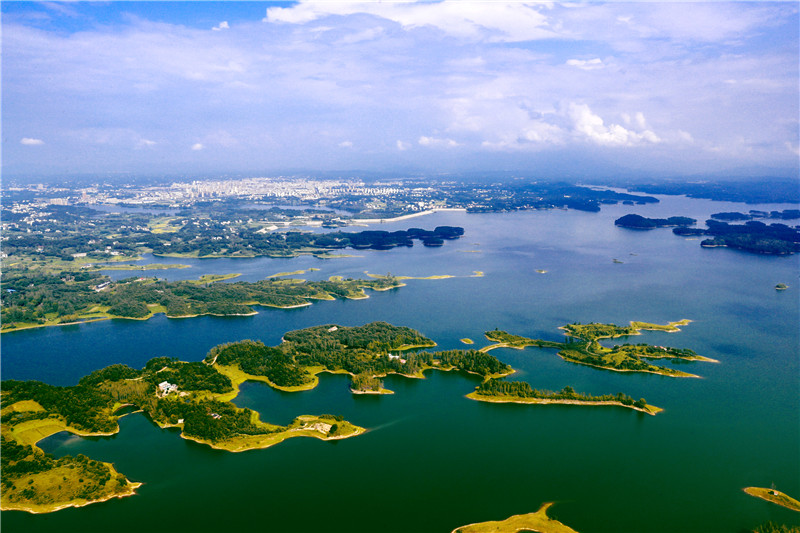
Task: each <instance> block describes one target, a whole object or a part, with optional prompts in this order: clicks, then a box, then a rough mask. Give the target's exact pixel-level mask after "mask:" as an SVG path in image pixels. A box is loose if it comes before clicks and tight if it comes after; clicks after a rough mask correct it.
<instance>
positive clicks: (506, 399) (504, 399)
mask: <svg viewBox="0 0 800 533" xmlns="http://www.w3.org/2000/svg"><path fill="white" fill-rule="evenodd" d="M466 397H467V398H469V399H470V400H475V401H477V402H487V403H519V404H538V405H547V404H561V405H588V406H603V405H616V406H619V407H625V408H626V409H632V410H634V411H639V412H640V413H644V414H646V415H650V416H655V415H656V414H658V413H660V412H662V411H663V409H661V408H660V407H656V406H655V405H648V407H650V408H651V409H652V410H649V409H646V408H641V407H636V406H634V405H625V404H624V403H622V402H618V401H613V400H612V401H607V402H604V401H601V400H565V399H555V398H553V399H550V398H518V397H515V396H484V395H482V394H478V393H477V392H470V393H469V394H467V395H466Z"/></svg>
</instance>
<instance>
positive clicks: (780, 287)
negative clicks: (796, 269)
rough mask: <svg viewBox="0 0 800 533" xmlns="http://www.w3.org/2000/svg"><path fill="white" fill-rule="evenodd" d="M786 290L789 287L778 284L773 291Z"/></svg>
mask: <svg viewBox="0 0 800 533" xmlns="http://www.w3.org/2000/svg"><path fill="white" fill-rule="evenodd" d="M788 288H789V286H788V285H787V284H785V283H778V284H777V285H775V290H776V291H785V290H786V289H788Z"/></svg>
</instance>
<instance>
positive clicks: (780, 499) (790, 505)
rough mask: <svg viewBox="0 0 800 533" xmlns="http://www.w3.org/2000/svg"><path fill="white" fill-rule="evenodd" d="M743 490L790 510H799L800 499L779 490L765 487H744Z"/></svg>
mask: <svg viewBox="0 0 800 533" xmlns="http://www.w3.org/2000/svg"><path fill="white" fill-rule="evenodd" d="M743 490H744V491H745V492H746V493H747V494H749V495H750V496H755V497H756V498H761V499H762V500H766V501H768V502H772V503H774V504H776V505H780V506H781V507H786V508H787V509H791V510H792V511H797V512H800V501H797V500H795V499H794V498H792V497H791V496H788V495H786V494H784V493H782V492H781V491H779V490H775V489H765V488H763V487H745V488H744V489H743Z"/></svg>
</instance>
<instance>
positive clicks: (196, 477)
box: [2, 196, 800, 533]
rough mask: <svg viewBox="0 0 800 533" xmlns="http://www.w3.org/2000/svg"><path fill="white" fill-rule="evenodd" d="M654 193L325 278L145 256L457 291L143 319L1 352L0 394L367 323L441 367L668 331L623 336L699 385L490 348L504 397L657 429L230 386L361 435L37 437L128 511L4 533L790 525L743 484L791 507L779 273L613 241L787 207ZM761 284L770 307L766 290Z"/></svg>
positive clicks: (307, 261)
mask: <svg viewBox="0 0 800 533" xmlns="http://www.w3.org/2000/svg"><path fill="white" fill-rule="evenodd" d="M659 198H660V199H661V200H662V201H661V203H659V204H654V205H646V206H645V205H643V206H623V205H615V206H603V210H602V212H600V213H585V212H579V211H567V210H551V211H525V212H515V213H501V214H467V213H460V212H443V213H436V214H433V215H428V216H423V217H418V218H413V219H409V220H405V221H402V222H397V223H387V224H379V225H373V226H371V228H370V229H386V230H396V229H407V228H409V227H422V228H426V229H433V228H434V227H435V226H437V225H456V226H463V227H464V228H465V235H464V236H463V237H462V238H461V239H459V240H457V241H446V242H445V245H444V246H442V247H441V248H425V247H423V246H421V245H419V244H417V245H416V246H414V247H413V248H399V249H393V250H389V251H372V250H358V251H354V250H346V251H342V252H343V253H347V254H351V255H353V256H354V257H343V258H336V259H317V258H314V257H310V256H303V257H298V258H294V259H269V258H255V259H211V260H192V259H178V260H176V259H158V258H155V259H153V258H149V260H151V261H157V262H164V263H184V264H189V265H190V266H191V268H188V269H180V270H179V269H174V270H159V271H149V272H148V273H147V274H148V275H156V276H159V277H163V278H167V279H193V278H194V279H196V278H197V277H199V276H200V275H202V274H206V273H229V272H238V273H241V274H242V276H241V277H240V278H237V279H241V280H248V281H253V280H257V279H262V278H264V277H267V276H270V275H272V274H275V273H278V272H286V271H294V270H301V269H308V268H312V267H313V268H318V269H320V270H319V271H313V272H308V273H307V274H304V275H303V276H302V277H304V278H306V279H325V278H327V277H329V276H334V275H339V276H349V277H363V276H364V275H365V274H364V273H365V272H369V273H375V274H386V273H387V272H390V273H392V274H394V275H401V276H419V277H425V276H431V275H442V274H446V275H452V276H454V277H452V278H449V279H440V280H422V279H420V280H409V281H407V282H406V283H407V286H405V287H401V288H399V289H396V290H392V291H387V292H369V295H370V298H369V299H366V300H347V301H332V302H327V301H320V302H316V303H314V304H313V305H312V306H309V307H304V308H299V309H292V310H277V309H270V308H258V310H259V313H258V314H257V315H255V316H250V317H229V318H219V317H199V318H191V319H168V318H165V317H164V316H163V315H161V316H157V317H154V318H153V319H151V320H149V321H146V322H139V321H127V320H114V321H106V322H99V323H92V324H84V325H77V326H65V327H52V328H42V329H36V330H26V331H20V332H13V333H9V334H3V336H2V377H3V379H39V380H42V381H46V382H49V383H53V384H58V385H71V384H74V383H76V382H77V381H78V379H79V378H80V377H82V376H83V375H85V374H88V373H89V372H91V371H92V370H95V369H97V368H101V367H104V366H107V365H110V364H113V363H125V364H128V365H130V366H134V367H142V366H143V365H144V363H145V362H146V361H147V360H148V359H150V358H152V357H155V356H163V355H166V356H175V357H179V358H180V359H182V360H188V361H197V360H201V359H202V358H203V357H204V356H205V354H206V353H207V352H208V350H209V349H210V348H211V347H213V346H215V345H217V344H220V343H223V342H231V341H235V340H240V339H245V338H251V339H259V340H262V341H263V342H265V343H267V344H270V345H275V344H278V343H279V342H280V339H281V337H282V335H283V333H285V332H286V331H289V330H293V329H298V328H304V327H309V326H314V325H320V324H339V325H345V326H352V325H360V324H364V323H367V322H371V321H375V320H383V321H386V322H390V323H393V324H395V325H404V326H410V327H412V328H415V329H417V330H419V331H420V332H422V333H423V334H424V335H426V336H428V337H430V338H432V339H433V340H435V341H436V342H437V343H438V345H439V348H441V349H451V348H465V347H466V346H465V345H464V344H462V343H461V342H460V340H459V339H461V338H464V337H469V338H471V339H473V340H475V344H474V345H473V347H476V348H479V347H482V346H485V345H487V344H489V342H488V341H487V340H486V339H485V338H484V336H483V332H485V331H487V330H491V329H494V328H499V329H504V330H506V331H509V332H511V333H515V334H519V335H523V336H527V337H534V338H544V339H551V340H559V339H561V338H562V332H561V331H560V330H559V329H558V327H559V326H562V325H564V324H567V323H570V322H582V323H586V322H614V323H617V324H627V323H628V322H629V321H631V320H639V321H644V322H655V323H662V324H663V323H666V322H668V321H674V320H679V319H682V318H688V319H691V320H692V322H691V323H690V324H689V325H688V326H685V327H683V328H682V331H681V332H679V333H672V334H669V333H664V332H644V333H643V335H641V336H639V337H635V338H632V339H630V340H629V342H646V343H650V344H658V345H666V346H674V347H679V348H690V349H692V350H694V351H696V352H697V353H698V354H700V355H704V356H707V357H711V358H713V359H717V360H719V361H720V362H719V363H718V364H715V363H691V364H685V365H681V366H680V368H681V369H682V370H685V371H688V372H692V373H696V374H698V375H700V376H701V377H702V379H675V378H669V377H664V376H658V375H652V374H623V373H617V372H610V371H604V370H600V369H595V368H590V367H586V366H581V365H576V364H571V363H568V362H565V361H562V360H561V359H560V358H559V357H558V356H557V355H556V350H553V349H537V348H527V349H525V350H513V349H498V350H494V351H492V354H493V355H495V356H496V357H498V358H499V359H501V360H502V361H504V362H507V363H509V364H510V365H512V366H513V367H514V368H515V369H517V371H518V372H517V373H516V374H515V375H514V376H513V377H512V378H511V379H521V380H526V381H528V382H530V383H531V385H532V386H533V387H535V388H539V389H551V390H558V389H561V388H562V387H564V386H566V385H570V386H572V387H573V388H574V389H575V390H577V391H579V392H588V393H593V394H604V393H617V392H624V393H626V394H629V395H630V396H632V397H633V398H636V399H638V398H640V397H644V398H646V399H647V401H648V403H650V404H653V405H656V406H659V407H661V408H663V409H664V412H663V413H661V414H659V415H657V416H648V415H645V414H642V413H638V412H635V411H631V410H628V409H623V408H618V407H584V406H560V405H541V406H537V405H513V404H507V405H502V404H486V403H480V402H475V401H471V400H469V399H466V398H465V397H464V395H465V394H467V393H469V392H471V391H472V390H473V389H474V388H475V386H477V384H478V381H477V380H476V378H475V377H471V376H468V375H463V374H457V373H442V372H433V371H431V372H428V373H427V374H426V377H427V379H425V380H417V379H406V378H401V377H397V376H390V377H389V378H387V379H386V380H385V386H386V387H387V388H389V389H391V390H394V391H395V394H394V395H389V396H380V397H376V396H354V395H352V394H350V393H349V390H348V384H349V380H348V378H347V377H346V376H341V375H322V376H321V379H320V384H319V386H318V387H317V388H316V389H314V390H311V391H306V392H299V393H284V392H280V391H275V390H273V389H271V388H269V387H268V386H266V385H264V384H260V383H247V384H245V385H244V386H243V388H242V392H241V394H240V395H239V397H238V398H237V399H236V400H235V403H236V404H237V405H239V406H243V407H250V408H252V409H255V410H257V411H259V412H260V413H261V418H262V419H263V420H266V421H270V422H276V423H287V422H289V421H290V420H292V419H293V418H294V417H295V416H297V415H300V414H322V413H332V414H341V415H343V416H344V417H345V418H346V419H347V420H349V421H351V422H353V423H354V424H358V425H361V426H364V427H366V428H368V429H369V430H370V431H368V432H367V433H366V434H364V435H362V436H359V437H355V438H352V439H346V440H342V441H334V442H322V441H318V440H316V439H307V438H296V439H290V440H288V441H286V442H284V443H281V444H279V445H276V446H274V447H272V448H269V449H266V450H253V451H248V452H244V453H228V452H223V451H217V450H212V449H210V448H208V447H206V446H203V445H199V444H196V443H192V442H188V441H185V440H183V439H181V438H180V437H179V434H178V432H177V431H175V430H161V429H159V428H158V427H157V426H155V425H154V424H153V423H152V422H150V421H149V420H148V419H147V418H146V417H144V416H143V415H141V414H133V415H129V416H127V417H125V418H123V419H122V420H121V421H120V426H121V431H120V433H119V434H117V435H115V436H113V437H105V438H79V437H74V436H69V435H67V434H59V435H55V436H53V437H50V438H49V439H46V440H44V441H43V442H41V443H40V445H41V446H42V448H44V449H45V450H46V451H47V452H49V453H52V454H54V455H56V456H61V455H65V454H72V455H75V454H77V453H83V454H85V455H87V456H89V457H92V458H94V459H98V460H103V461H110V462H113V463H114V464H115V466H116V468H117V470H119V471H120V472H122V473H123V474H125V475H126V476H127V477H128V478H129V479H131V480H132V481H141V482H143V483H144V485H143V486H142V487H141V488H140V489H139V490H138V494H137V495H136V496H133V497H129V498H124V499H118V500H114V501H109V502H105V503H100V504H95V505H90V506H87V507H85V508H81V509H67V510H63V511H59V512H56V513H51V514H47V515H40V516H34V515H30V514H27V513H23V512H4V513H2V527H3V531H4V532H23V531H24V532H38V531H58V532H60V533H63V532H67V531H108V530H109V528H113V529H114V530H115V531H120V532H122V531H137V532H138V531H145V530H151V531H167V530H171V531H193V532H199V531H220V530H225V531H236V530H238V531H242V532H246V531H276V532H305V531H309V532H310V531H347V532H376V531H389V532H392V531H397V532H417V531H419V532H429V531H430V532H434V531H436V532H444V533H448V532H450V531H451V530H452V529H454V528H456V527H458V526H462V525H466V524H469V523H473V522H480V521H486V520H501V519H505V518H507V517H508V516H511V515H514V514H520V513H528V512H533V511H536V510H537V509H538V508H539V507H540V506H541V504H542V503H543V502H548V501H554V502H556V505H554V506H553V507H552V508H551V509H550V511H549V514H550V516H552V517H554V518H556V519H558V520H560V521H562V522H563V523H565V524H567V525H568V526H570V527H572V528H573V529H575V530H577V531H580V532H581V533H593V532H596V533H601V532H608V533H624V532H632V533H633V532H636V533H649V532H652V533H656V532H730V533H739V532H741V531H744V530H747V529H752V528H754V527H755V526H757V525H758V524H761V523H763V522H766V521H768V520H773V521H775V522H780V523H785V524H793V525H799V524H800V515H799V514H798V513H792V512H791V511H788V510H785V509H783V508H781V507H778V506H776V505H773V504H770V503H767V502H764V501H762V500H759V499H756V498H753V497H750V496H748V495H746V494H745V493H744V492H742V488H744V487H746V486H762V487H769V486H770V485H771V484H772V483H774V484H775V486H776V487H777V488H778V489H779V490H782V491H783V492H786V493H787V494H789V495H791V496H794V497H796V498H797V497H799V496H800V394H799V393H798V391H800V364H799V359H800V357H799V355H800V332H799V331H798V324H800V311H799V309H800V305H799V302H800V300H799V299H798V289H800V276H799V275H800V259H799V258H798V257H797V256H794V257H771V256H761V255H753V254H747V253H743V252H738V251H735V250H728V249H722V248H714V249H703V248H701V247H700V245H699V241H698V240H692V239H686V238H682V237H677V236H675V235H673V234H672V233H671V231H670V230H669V229H666V228H662V229H656V230H652V231H633V230H626V229H623V228H618V227H615V226H614V224H613V221H614V220H615V219H616V218H618V217H620V216H622V215H624V214H628V213H638V214H641V215H643V216H649V217H667V216H691V217H694V218H697V219H698V220H699V221H700V222H701V223H702V222H703V221H704V220H705V219H706V218H708V215H710V214H711V213H715V212H720V211H748V210H750V209H760V210H765V211H770V210H774V209H778V210H780V209H786V208H796V206H793V205H771V204H770V205H744V204H738V203H730V202H714V201H709V200H695V199H688V198H684V197H669V196H659ZM790 223H792V224H794V223H795V222H790ZM346 231H352V229H347V230H346ZM356 231H357V229H356ZM615 259H616V260H617V261H620V262H614V260H615ZM537 270H545V271H546V273H539V272H537ZM476 271H480V272H482V273H483V276H476V275H475V272H476ZM117 274H119V273H116V272H115V275H117ZM121 277H124V275H123V276H121ZM780 282H783V283H786V284H788V285H789V289H788V290H786V291H776V290H775V289H774V286H775V285H776V284H777V283H780ZM622 342H626V341H625V340H622V339H621V340H619V343H622ZM657 364H663V363H657ZM667 364H669V363H667Z"/></svg>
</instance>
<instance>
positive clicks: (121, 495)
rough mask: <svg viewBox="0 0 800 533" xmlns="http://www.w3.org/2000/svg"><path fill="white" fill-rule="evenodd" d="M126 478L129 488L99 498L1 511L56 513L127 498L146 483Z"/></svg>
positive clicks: (2, 509)
mask: <svg viewBox="0 0 800 533" xmlns="http://www.w3.org/2000/svg"><path fill="white" fill-rule="evenodd" d="M125 480H126V481H127V482H128V486H127V490H126V491H125V492H121V493H114V494H109V495H107V496H104V497H102V498H97V499H96V500H73V501H71V502H68V503H62V504H59V505H54V506H52V507H47V506H42V507H43V508H42V509H36V508H33V507H28V506H25V505H18V506H13V507H8V506H4V507H2V508H0V511H24V512H26V513H30V514H46V513H54V512H56V511H60V510H62V509H68V508H70V507H86V506H87V505H92V504H93V503H103V502H107V501H109V500H113V499H114V498H127V497H128V496H135V495H136V489H138V488H139V487H141V486H142V485H144V483H142V482H139V481H135V482H134V481H130V480H128V479H127V478H125Z"/></svg>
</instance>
